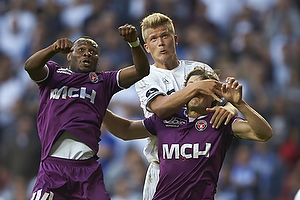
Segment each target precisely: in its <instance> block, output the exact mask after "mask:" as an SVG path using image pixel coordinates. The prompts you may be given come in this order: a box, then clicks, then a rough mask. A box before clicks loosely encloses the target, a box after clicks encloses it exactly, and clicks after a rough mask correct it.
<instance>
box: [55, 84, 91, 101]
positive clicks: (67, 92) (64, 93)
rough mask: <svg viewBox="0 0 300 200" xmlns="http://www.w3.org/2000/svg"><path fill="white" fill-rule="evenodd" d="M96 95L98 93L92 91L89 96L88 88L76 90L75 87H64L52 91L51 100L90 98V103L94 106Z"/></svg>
mask: <svg viewBox="0 0 300 200" xmlns="http://www.w3.org/2000/svg"><path fill="white" fill-rule="evenodd" d="M96 94H97V93H96V91H95V90H92V91H91V94H88V93H87V92H86V87H81V88H74V87H68V86H63V87H61V88H60V89H58V88H55V89H51V92H50V99H59V98H61V99H70V98H81V99H85V98H88V99H90V102H91V103H92V104H94V103H95V98H96Z"/></svg>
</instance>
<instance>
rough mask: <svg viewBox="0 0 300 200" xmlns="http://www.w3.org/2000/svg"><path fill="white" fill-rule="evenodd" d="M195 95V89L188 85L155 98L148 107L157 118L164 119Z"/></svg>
mask: <svg viewBox="0 0 300 200" xmlns="http://www.w3.org/2000/svg"><path fill="white" fill-rule="evenodd" d="M197 93H198V91H197V88H195V87H194V86H192V85H188V86H186V87H184V88H183V89H181V90H179V91H177V92H175V93H173V94H171V95H166V96H162V95H160V96H158V97H156V99H154V100H153V101H152V102H150V105H149V107H150V108H151V110H152V111H153V112H154V113H155V114H156V115H157V116H158V117H159V118H161V119H164V118H167V117H169V116H171V115H172V114H174V113H176V112H177V111H179V110H180V109H181V108H182V107H183V106H184V105H185V104H187V102H188V101H189V100H191V99H192V98H193V97H194V96H195V95H196V94H197Z"/></svg>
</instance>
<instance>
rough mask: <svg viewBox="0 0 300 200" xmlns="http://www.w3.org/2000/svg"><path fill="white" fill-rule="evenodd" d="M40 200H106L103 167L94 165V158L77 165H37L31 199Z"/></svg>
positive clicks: (55, 161) (57, 160) (63, 161)
mask: <svg viewBox="0 0 300 200" xmlns="http://www.w3.org/2000/svg"><path fill="white" fill-rule="evenodd" d="M43 197H44V199H48V200H66V199H91V200H93V199H101V200H109V199H110V197H109V195H108V193H107V191H106V189H105V186H104V183H103V173H102V166H101V164H100V163H99V162H97V157H93V158H90V159H88V160H79V161H78V160H76V161H74V160H68V159H63V158H54V157H49V158H46V159H45V160H44V161H43V162H41V164H40V169H39V173H38V177H37V181H36V183H35V186H34V189H33V192H32V197H31V199H33V200H39V199H43ZM45 197H47V198H45Z"/></svg>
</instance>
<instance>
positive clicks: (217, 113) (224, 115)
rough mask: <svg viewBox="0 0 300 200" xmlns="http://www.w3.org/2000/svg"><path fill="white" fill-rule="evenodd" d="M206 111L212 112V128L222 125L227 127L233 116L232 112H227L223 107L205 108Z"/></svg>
mask: <svg viewBox="0 0 300 200" xmlns="http://www.w3.org/2000/svg"><path fill="white" fill-rule="evenodd" d="M206 110H207V111H209V112H214V114H213V116H212V118H211V120H210V123H211V124H212V127H213V128H219V127H220V126H221V124H222V123H224V124H225V125H227V124H228V123H229V122H230V120H231V118H232V117H233V116H234V112H232V111H230V110H227V109H226V108H225V107H224V106H215V107H213V108H206Z"/></svg>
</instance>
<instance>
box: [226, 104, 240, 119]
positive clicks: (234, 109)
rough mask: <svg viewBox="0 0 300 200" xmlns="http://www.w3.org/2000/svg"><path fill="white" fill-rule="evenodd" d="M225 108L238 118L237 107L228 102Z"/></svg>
mask: <svg viewBox="0 0 300 200" xmlns="http://www.w3.org/2000/svg"><path fill="white" fill-rule="evenodd" d="M224 107H225V108H226V109H227V110H229V111H232V112H233V113H234V115H235V116H237V115H238V114H239V112H238V109H237V108H236V107H234V106H233V105H232V104H231V103H230V102H227V103H226V104H225V105H224Z"/></svg>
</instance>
